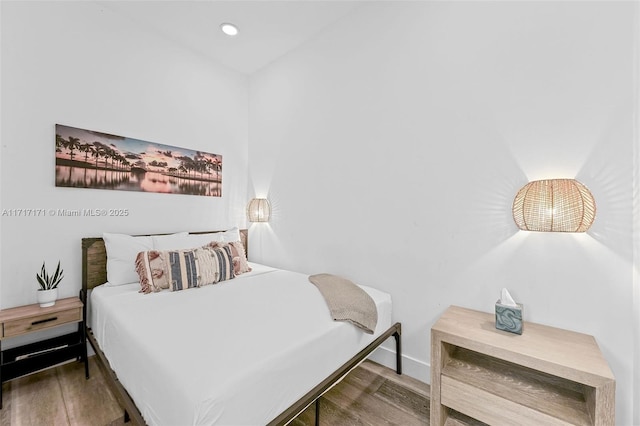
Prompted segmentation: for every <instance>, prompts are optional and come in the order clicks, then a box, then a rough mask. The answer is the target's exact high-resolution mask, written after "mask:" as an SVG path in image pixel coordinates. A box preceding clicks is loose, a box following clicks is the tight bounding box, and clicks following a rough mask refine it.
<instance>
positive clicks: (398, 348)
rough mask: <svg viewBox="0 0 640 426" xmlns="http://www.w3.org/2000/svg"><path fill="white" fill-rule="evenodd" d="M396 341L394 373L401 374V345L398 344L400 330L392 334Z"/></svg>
mask: <svg viewBox="0 0 640 426" xmlns="http://www.w3.org/2000/svg"><path fill="white" fill-rule="evenodd" d="M393 337H395V339H396V373H397V374H402V345H401V343H400V329H398V330H397V331H396V332H395V333H393Z"/></svg>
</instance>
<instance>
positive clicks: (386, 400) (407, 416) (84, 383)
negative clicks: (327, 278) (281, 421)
mask: <svg viewBox="0 0 640 426" xmlns="http://www.w3.org/2000/svg"><path fill="white" fill-rule="evenodd" d="M89 360H90V369H91V378H90V379H89V380H86V379H85V378H84V368H83V366H82V364H81V363H77V362H73V363H69V364H64V365H60V366H58V367H56V368H51V369H48V370H45V371H42V372H39V373H36V374H32V375H29V376H26V377H21V378H18V379H15V380H12V381H10V382H7V383H4V384H3V385H2V391H3V398H2V399H3V404H4V406H3V409H2V410H1V411H0V424H1V425H2V426H5V425H6V426H9V425H12V426H13V425H19V426H29V425H38V426H39V425H56V426H58V425H70V426H76V425H78V426H81V425H82V426H84V425H87V426H100V425H109V426H117V425H123V424H124V412H123V410H122V409H121V408H120V406H119V405H118V403H117V402H116V400H115V398H114V397H113V395H112V394H111V392H110V391H109V390H108V388H107V386H106V385H105V382H104V380H105V379H104V377H103V376H102V374H101V372H100V369H99V368H98V367H97V365H96V364H95V360H94V358H93V357H91V358H90V359H89ZM428 398H429V386H428V385H426V384H424V383H422V382H419V381H417V380H414V379H412V378H411V377H408V376H405V375H402V376H398V375H397V374H395V372H394V371H393V370H391V369H388V368H386V367H383V366H381V365H379V364H376V363H373V362H370V361H365V362H364V363H363V364H361V365H360V366H359V367H358V368H356V369H355V370H353V371H352V372H351V373H350V374H349V375H348V376H347V377H345V378H344V380H342V381H341V382H340V383H338V384H337V385H336V386H334V387H333V388H332V389H331V390H330V391H329V392H327V393H326V394H325V395H324V396H323V397H322V398H321V400H320V424H321V425H323V426H329V425H332V426H333V425H345V426H347V425H371V426H377V425H403V426H411V425H428V424H429V399H428ZM314 421H315V405H311V406H310V407H309V408H307V410H305V411H304V412H303V413H302V414H300V415H299V416H298V417H297V418H296V419H295V420H293V422H292V423H291V424H292V425H294V426H302V425H313V424H314Z"/></svg>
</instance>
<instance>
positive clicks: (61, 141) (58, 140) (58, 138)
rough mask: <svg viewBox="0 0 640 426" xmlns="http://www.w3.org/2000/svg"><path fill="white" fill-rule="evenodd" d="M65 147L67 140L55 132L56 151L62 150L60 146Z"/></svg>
mask: <svg viewBox="0 0 640 426" xmlns="http://www.w3.org/2000/svg"><path fill="white" fill-rule="evenodd" d="M66 147H67V141H66V140H65V139H64V138H63V137H62V136H60V135H59V134H57V133H56V152H62V148H66Z"/></svg>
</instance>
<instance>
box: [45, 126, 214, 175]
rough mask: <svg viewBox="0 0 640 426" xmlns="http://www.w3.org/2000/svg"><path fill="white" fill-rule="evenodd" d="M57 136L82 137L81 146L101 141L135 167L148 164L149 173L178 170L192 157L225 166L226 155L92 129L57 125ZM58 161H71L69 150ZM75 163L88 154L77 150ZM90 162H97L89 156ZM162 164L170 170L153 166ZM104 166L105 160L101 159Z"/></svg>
mask: <svg viewBox="0 0 640 426" xmlns="http://www.w3.org/2000/svg"><path fill="white" fill-rule="evenodd" d="M56 134H58V135H60V136H61V137H62V138H63V139H65V140H68V139H69V137H70V136H71V137H74V138H78V139H79V140H80V144H91V145H93V144H94V142H99V143H101V144H103V145H105V146H109V147H111V148H112V149H113V150H115V151H116V152H118V153H120V154H121V155H122V156H124V157H125V158H127V160H128V161H129V162H130V163H131V164H133V163H135V162H136V161H140V160H142V161H144V162H145V163H146V165H147V168H148V169H149V170H155V171H162V170H166V169H168V168H171V167H175V168H178V167H180V165H181V164H182V162H181V160H180V158H181V157H189V158H191V159H193V160H195V159H196V158H200V159H201V160H207V159H209V160H211V161H212V162H214V163H222V156H221V155H216V154H211V153H207V152H202V151H194V150H191V149H186V148H179V147H175V146H169V145H163V144H158V143H153V142H147V141H143V140H139V139H133V138H127V137H121V136H114V135H109V134H105V133H101V132H94V131H90V130H84V129H78V128H75V127H69V126H63V125H60V124H57V125H56ZM56 157H58V158H65V159H68V158H70V155H69V150H68V149H66V148H64V147H63V148H61V152H56ZM73 157H74V160H78V161H84V159H85V153H84V152H82V151H80V150H78V149H76V150H74V156H73ZM87 161H88V162H92V161H95V158H93V159H92V157H91V154H89V158H88V160H87ZM154 161H155V162H156V163H162V162H166V163H167V166H166V167H153V166H152V165H151V164H153V162H154ZM100 162H101V163H103V162H104V159H100Z"/></svg>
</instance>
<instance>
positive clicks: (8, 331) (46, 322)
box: [0, 297, 89, 409]
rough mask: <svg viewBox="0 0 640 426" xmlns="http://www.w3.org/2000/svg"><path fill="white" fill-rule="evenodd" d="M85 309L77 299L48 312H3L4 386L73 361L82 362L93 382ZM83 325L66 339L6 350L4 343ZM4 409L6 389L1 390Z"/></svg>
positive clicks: (0, 356) (0, 371) (0, 378)
mask: <svg viewBox="0 0 640 426" xmlns="http://www.w3.org/2000/svg"><path fill="white" fill-rule="evenodd" d="M83 308H84V305H83V304H82V301H81V300H80V299H79V298H77V297H69V298H66V299H60V300H58V301H56V304H55V305H53V306H50V307H48V308H41V307H40V305H38V304H37V303H36V304H33V305H26V306H19V307H16V308H10V309H5V310H2V311H0V385H1V384H2V383H4V382H6V381H8V380H11V379H13V378H16V377H19V376H22V375H25V374H29V373H32V372H34V371H38V370H41V369H43V368H47V367H51V366H53V365H55V364H59V363H61V362H64V361H67V360H69V359H74V358H75V359H77V360H82V362H84V370H85V375H86V378H87V379H88V378H89V363H88V362H87V344H86V334H85V327H84V312H83ZM75 322H77V323H79V324H78V330H77V331H75V332H73V333H69V334H65V335H63V336H58V337H54V338H51V339H47V340H42V341H39V342H35V343H30V344H27V345H23V346H19V347H15V348H11V349H6V350H4V351H3V350H2V346H1V344H2V341H3V340H5V339H9V338H12V337H17V336H22V335H24V334H28V333H33V332H36V331H41V330H47V329H50V328H54V327H59V326H61V325H64V324H72V323H75ZM0 409H2V386H0Z"/></svg>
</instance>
